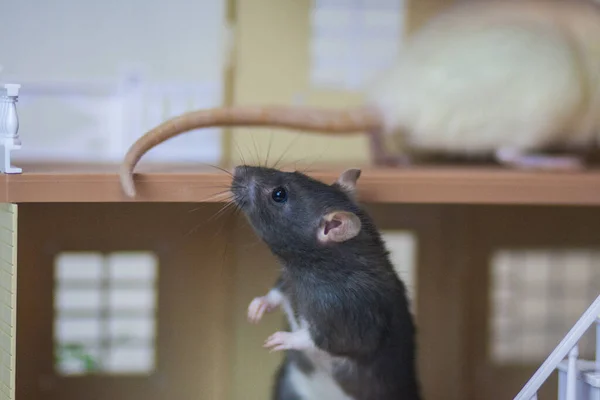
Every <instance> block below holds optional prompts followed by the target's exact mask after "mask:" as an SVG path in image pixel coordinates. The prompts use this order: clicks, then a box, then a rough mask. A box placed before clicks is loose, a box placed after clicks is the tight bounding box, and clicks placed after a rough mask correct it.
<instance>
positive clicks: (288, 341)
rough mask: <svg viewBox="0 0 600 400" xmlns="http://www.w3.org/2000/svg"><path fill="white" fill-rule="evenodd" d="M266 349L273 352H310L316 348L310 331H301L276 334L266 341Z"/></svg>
mask: <svg viewBox="0 0 600 400" xmlns="http://www.w3.org/2000/svg"><path fill="white" fill-rule="evenodd" d="M264 347H267V348H270V349H271V351H280V350H308V349H311V348H313V347H314V343H313V341H312V339H311V338H310V334H309V332H308V330H305V329H301V330H299V331H296V332H275V333H274V334H272V335H271V336H269V338H268V339H267V340H266V341H265V345H264Z"/></svg>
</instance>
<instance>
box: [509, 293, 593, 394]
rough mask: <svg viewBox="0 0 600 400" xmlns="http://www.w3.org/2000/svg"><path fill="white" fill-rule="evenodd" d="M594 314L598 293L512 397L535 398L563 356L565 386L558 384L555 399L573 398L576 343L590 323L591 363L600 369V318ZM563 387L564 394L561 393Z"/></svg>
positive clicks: (575, 371)
mask: <svg viewBox="0 0 600 400" xmlns="http://www.w3.org/2000/svg"><path fill="white" fill-rule="evenodd" d="M598 316H600V296H598V297H597V298H596V300H595V301H594V302H593V303H592V304H591V305H590V306H589V307H588V309H587V310H586V311H585V312H584V313H583V315H582V316H581V317H580V318H579V320H578V321H577V323H575V325H574V326H573V327H572V328H571V330H570V331H569V332H568V333H567V335H566V336H565V337H564V338H563V340H562V341H561V342H560V343H559V344H558V346H557V347H556V348H555V349H554V351H552V353H551V354H550V356H548V358H547V359H546V360H545V361H544V363H543V364H542V365H541V366H540V367H539V368H538V370H537V371H536V372H535V374H534V375H533V376H532V377H531V379H529V381H528V382H527V384H525V386H524V387H523V389H521V391H520V392H519V394H517V396H516V397H515V398H514V400H532V399H537V393H538V391H539V390H540V387H541V386H542V385H543V384H544V382H546V380H547V379H548V377H549V376H550V374H552V372H554V371H555V370H557V369H558V367H559V364H560V363H561V362H562V361H563V360H564V359H565V357H567V358H568V361H567V377H566V387H565V388H563V387H562V386H560V387H559V391H560V392H561V393H559V395H560V396H559V398H561V399H563V398H564V399H565V400H576V399H577V396H578V393H579V391H578V386H579V385H578V383H577V378H578V357H579V345H578V343H579V341H580V340H581V338H582V337H583V335H584V334H585V333H586V332H587V330H588V329H589V328H590V327H591V326H592V324H594V322H596V360H595V363H594V366H595V371H596V372H599V371H600V368H599V367H600V319H599V318H598ZM588 372H589V371H588ZM563 390H564V397H563V396H562V395H561V394H562V391H563ZM577 400H588V398H587V397H584V398H580V399H577Z"/></svg>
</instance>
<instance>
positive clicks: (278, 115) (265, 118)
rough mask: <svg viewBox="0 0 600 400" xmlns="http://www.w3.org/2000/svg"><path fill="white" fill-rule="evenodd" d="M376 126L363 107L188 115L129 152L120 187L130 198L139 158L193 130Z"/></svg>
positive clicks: (233, 110)
mask: <svg viewBox="0 0 600 400" xmlns="http://www.w3.org/2000/svg"><path fill="white" fill-rule="evenodd" d="M380 125H381V123H380V118H379V116H378V114H376V113H375V112H373V111H372V110H370V109H367V108H363V107H361V108H354V109H347V110H331V109H330V110H324V109H317V108H313V109H308V108H299V107H293V106H254V107H252V106H250V107H224V108H214V109H208V110H198V111H191V112H188V113H185V114H182V115H180V116H177V117H175V118H172V119H170V120H168V121H165V122H163V123H162V124H160V125H159V126H157V127H156V128H154V129H152V130H150V131H149V132H147V133H146V134H145V135H143V136H142V137H140V138H139V139H138V140H137V141H136V142H135V143H134V144H133V145H132V146H131V147H130V148H129V151H128V152H127V154H126V155H125V159H124V160H123V163H122V164H121V170H120V179H121V185H122V187H123V190H124V192H125V193H126V194H127V195H128V196H129V197H134V196H135V186H134V183H133V169H134V168H135V166H136V164H137V163H138V162H139V160H140V159H141V158H142V156H143V155H144V154H145V153H147V152H148V151H149V150H150V149H152V148H153V147H155V146H157V145H159V144H161V143H162V142H164V141H166V140H168V139H170V138H172V137H175V136H177V135H180V134H182V133H185V132H187V131H190V130H193V129H198V128H206V127H212V126H269V127H280V128H289V129H295V130H305V131H308V132H322V133H325V134H328V133H356V132H367V131H370V130H373V129H377V128H379V127H380Z"/></svg>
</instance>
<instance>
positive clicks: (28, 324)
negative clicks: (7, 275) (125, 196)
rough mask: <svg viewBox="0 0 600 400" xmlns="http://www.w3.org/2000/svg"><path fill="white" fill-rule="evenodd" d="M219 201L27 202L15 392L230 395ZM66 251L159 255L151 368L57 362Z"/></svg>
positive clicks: (100, 399)
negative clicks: (57, 268)
mask: <svg viewBox="0 0 600 400" xmlns="http://www.w3.org/2000/svg"><path fill="white" fill-rule="evenodd" d="M221 206H222V205H219V204H205V205H198V204H24V205H21V206H20V209H19V211H20V217H19V224H20V225H19V234H20V235H22V236H21V237H22V238H26V240H21V243H23V247H20V249H19V263H20V266H22V268H20V269H19V304H20V305H21V307H20V308H19V314H18V324H19V342H18V344H17V354H18V359H19V362H18V363H17V372H18V373H17V375H18V377H17V397H18V398H20V399H47V400H53V399H60V400H79V399H82V398H87V397H90V393H93V396H91V397H93V398H94V399H95V400H108V399H114V398H127V399H130V400H153V399H156V400H162V399H193V398H206V399H215V400H222V399H225V398H227V391H228V389H229V385H228V377H229V375H228V371H229V349H230V337H231V329H230V320H231V318H230V315H231V311H230V309H229V307H230V298H231V293H232V290H231V286H230V285H231V282H232V276H231V270H230V268H229V266H230V260H231V257H230V256H229V254H230V252H231V250H232V247H231V246H230V245H229V243H228V230H229V229H230V228H228V226H227V223H228V222H227V221H228V220H227V218H225V217H222V218H219V219H215V218H214V215H215V214H216V213H217V211H218V210H219V209H220V207H221ZM64 251H94V252H101V253H108V252H115V251H126V252H127V251H151V252H153V253H155V254H156V255H157V257H158V259H159V264H160V265H159V268H158V271H159V277H158V303H157V331H156V332H157V336H156V338H157V358H156V361H157V363H156V369H155V370H154V371H153V372H152V373H151V374H150V375H141V376H135V375H113V376H110V375H108V376H107V375H101V374H100V375H94V374H92V375H86V376H75V377H71V376H63V375H61V374H59V373H58V372H57V371H56V370H55V359H54V354H53V347H54V343H53V342H54V341H53V337H54V333H53V323H54V318H55V316H54V309H53V306H54V304H53V303H54V301H53V300H54V291H53V285H54V259H55V256H56V255H57V254H60V253H62V252H64ZM198 396H199V397H198Z"/></svg>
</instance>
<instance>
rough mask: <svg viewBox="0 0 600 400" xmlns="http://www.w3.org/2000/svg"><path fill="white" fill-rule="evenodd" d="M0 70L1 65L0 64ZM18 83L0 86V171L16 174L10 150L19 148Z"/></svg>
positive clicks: (17, 171)
mask: <svg viewBox="0 0 600 400" xmlns="http://www.w3.org/2000/svg"><path fill="white" fill-rule="evenodd" d="M0 70H1V66H0ZM20 87H21V86H20V85H18V84H14V83H13V84H11V83H7V84H5V85H3V86H2V87H0V172H1V173H6V174H18V173H20V172H22V169H21V168H18V167H14V166H13V165H12V160H11V156H12V150H18V149H20V148H21V140H20V139H19V116H18V114H17V101H18V99H19V89H20Z"/></svg>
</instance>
